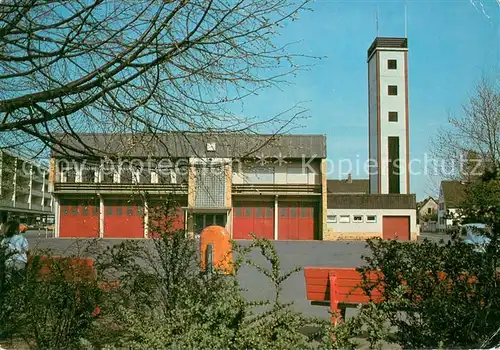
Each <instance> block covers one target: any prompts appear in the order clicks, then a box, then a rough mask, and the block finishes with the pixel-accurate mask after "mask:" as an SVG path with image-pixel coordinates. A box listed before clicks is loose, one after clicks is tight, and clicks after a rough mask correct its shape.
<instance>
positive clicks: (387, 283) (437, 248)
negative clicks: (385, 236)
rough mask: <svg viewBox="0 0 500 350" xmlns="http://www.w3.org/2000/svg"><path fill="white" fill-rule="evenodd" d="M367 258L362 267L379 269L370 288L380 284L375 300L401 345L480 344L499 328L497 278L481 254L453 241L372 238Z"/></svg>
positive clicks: (452, 345) (499, 297)
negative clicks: (379, 299)
mask: <svg viewBox="0 0 500 350" xmlns="http://www.w3.org/2000/svg"><path fill="white" fill-rule="evenodd" d="M368 246H369V248H370V249H371V253H372V254H371V256H366V257H364V259H365V262H366V264H365V265H364V266H363V267H362V268H361V269H360V270H362V271H364V270H380V271H381V275H380V276H381V277H380V279H379V280H378V281H376V282H375V283H372V282H368V281H365V283H364V286H363V287H364V288H365V289H366V290H367V291H368V290H370V289H371V288H373V287H374V285H375V284H379V285H382V286H383V297H384V300H383V301H382V302H381V303H379V304H377V308H378V309H379V310H380V312H381V313H382V314H384V315H386V317H387V320H388V322H389V324H390V325H391V326H393V327H395V328H396V332H395V337H396V338H395V341H396V342H397V343H399V344H400V345H402V346H403V347H410V348H428V347H439V346H445V347H464V346H465V347H473V348H474V347H476V348H477V347H479V346H481V345H482V344H483V343H484V342H485V341H486V340H487V339H488V338H489V337H490V336H491V335H492V334H493V333H494V332H495V331H496V330H497V328H498V326H499V323H498V320H499V319H500V289H499V288H498V282H500V280H499V279H498V278H497V277H496V276H495V275H494V274H493V275H492V274H491V270H490V269H489V266H488V264H487V258H486V256H485V255H484V254H481V253H477V252H474V251H473V249H472V247H471V246H469V245H467V244H465V243H463V242H461V241H459V240H452V241H450V242H449V243H447V244H438V243H435V242H431V241H428V240H424V242H422V244H414V243H403V242H398V241H382V240H380V239H376V240H370V241H369V242H368Z"/></svg>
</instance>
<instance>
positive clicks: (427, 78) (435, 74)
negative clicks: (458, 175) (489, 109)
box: [244, 0, 500, 199]
mask: <svg viewBox="0 0 500 350" xmlns="http://www.w3.org/2000/svg"><path fill="white" fill-rule="evenodd" d="M405 3H406V5H407V28H408V32H407V34H408V46H409V54H408V55H409V56H408V67H409V90H410V91H409V104H410V156H411V158H420V159H422V160H423V159H424V154H425V153H428V152H429V151H430V143H429V140H430V138H431V137H432V136H433V135H434V134H435V132H436V129H437V128H439V127H441V126H444V125H446V124H447V120H448V116H449V115H450V113H454V114H459V113H460V112H461V105H462V104H463V103H466V102H467V99H468V97H469V96H470V94H471V92H472V91H473V86H474V84H476V83H477V82H478V81H479V80H480V79H481V77H482V76H492V75H493V74H495V72H496V74H498V72H500V70H499V68H500V4H499V3H498V2H497V0H483V1H479V0H448V1H444V0H441V1H439V0H429V1H421V0H413V1H412V0H407V1H396V0H393V1H356V0H349V1H335V0H317V1H316V2H315V3H313V4H312V5H311V7H312V8H313V10H314V11H312V12H304V13H302V14H301V15H300V20H299V21H296V22H292V23H290V24H289V25H287V27H286V28H285V29H283V30H282V31H281V36H280V39H279V40H280V41H282V42H291V41H298V40H300V43H299V44H297V45H296V46H294V50H295V51H299V52H301V53H304V54H308V55H313V56H325V58H324V59H322V60H321V61H319V62H317V63H316V64H315V66H314V67H312V68H311V69H310V70H309V71H305V72H301V73H300V74H299V75H298V76H297V77H296V78H295V79H293V80H292V83H293V85H291V86H285V87H283V88H282V91H279V90H277V89H276V90H266V92H265V93H262V94H261V95H259V96H255V97H252V98H251V99H249V100H246V101H245V107H244V113H245V114H247V115H261V116H269V115H273V114H276V113H279V112H281V111H283V110H286V109H288V108H289V107H291V106H293V105H294V104H296V103H298V102H303V101H305V102H304V103H303V104H302V105H303V106H305V107H307V108H308V113H307V114H308V115H309V116H310V117H309V118H308V119H307V120H304V121H302V122H301V124H302V127H301V128H299V129H296V130H294V132H296V133H307V134H309V133H320V134H326V135H327V154H328V159H329V161H330V162H331V164H334V165H335V168H334V169H333V172H332V173H331V174H330V175H329V177H330V178H339V177H340V176H342V174H340V172H339V169H338V167H337V165H338V162H339V160H340V159H351V161H352V162H354V163H355V162H356V161H357V160H358V161H359V162H360V164H361V169H360V170H361V172H359V173H357V172H356V171H353V177H354V178H367V176H366V175H365V174H364V173H363V171H364V170H363V166H362V165H363V162H364V161H365V160H366V159H367V158H368V96H367V90H368V87H367V63H366V51H367V49H368V47H369V46H370V44H371V43H372V41H373V39H374V38H375V37H376V36H377V30H376V13H377V8H378V17H379V31H378V34H379V36H397V37H403V36H404V32H405V31H404V28H405V25H404V13H405V10H404V8H405ZM345 169H346V171H347V168H345ZM422 169H423V166H422V167H421V168H420V170H422ZM418 170H419V167H417V166H415V168H414V171H418ZM344 175H345V174H344ZM438 182H439V178H437V177H435V176H429V175H426V174H420V175H412V178H411V191H412V193H416V194H417V199H422V198H423V197H425V196H427V195H429V194H435V193H436V189H437V184H438Z"/></svg>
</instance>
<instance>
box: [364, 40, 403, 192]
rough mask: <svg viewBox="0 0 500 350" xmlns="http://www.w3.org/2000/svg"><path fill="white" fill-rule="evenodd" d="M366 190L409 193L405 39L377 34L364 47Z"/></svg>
mask: <svg viewBox="0 0 500 350" xmlns="http://www.w3.org/2000/svg"><path fill="white" fill-rule="evenodd" d="M368 115H369V116H368V122H369V133H370V134H369V156H370V175H369V179H370V193H373V194H386V193H404V194H407V193H410V172H409V153H410V152H409V120H408V40H407V39H406V38H381V37H377V38H376V39H375V40H374V41H373V43H372V45H371V46H370V48H369V49H368Z"/></svg>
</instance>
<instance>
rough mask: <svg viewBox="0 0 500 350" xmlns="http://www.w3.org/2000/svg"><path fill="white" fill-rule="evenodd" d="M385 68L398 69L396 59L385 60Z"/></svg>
mask: <svg viewBox="0 0 500 350" xmlns="http://www.w3.org/2000/svg"><path fill="white" fill-rule="evenodd" d="M387 69H398V61H396V60H387Z"/></svg>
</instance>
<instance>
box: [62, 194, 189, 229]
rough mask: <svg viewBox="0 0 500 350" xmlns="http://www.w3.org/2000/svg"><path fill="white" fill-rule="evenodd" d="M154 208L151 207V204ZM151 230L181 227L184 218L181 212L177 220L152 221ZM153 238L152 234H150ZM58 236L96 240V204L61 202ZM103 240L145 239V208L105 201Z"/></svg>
mask: <svg viewBox="0 0 500 350" xmlns="http://www.w3.org/2000/svg"><path fill="white" fill-rule="evenodd" d="M152 207H154V205H152ZM152 220H153V221H152V224H151V226H150V227H151V228H153V229H152V231H156V230H155V229H154V228H157V227H165V225H166V223H167V222H168V223H169V224H171V226H169V227H173V228H174V229H181V228H183V227H184V217H183V216H182V215H181V213H180V212H178V213H177V215H176V217H173V218H166V217H161V218H160V217H158V218H152ZM151 233H152V234H153V235H154V233H155V232H151ZM59 237H80V238H94V237H99V203H98V202H97V203H95V202H91V203H82V202H81V201H68V200H64V201H61V203H60V223H59ZM104 237H105V238H144V209H143V206H142V205H141V204H140V203H130V202H105V206H104Z"/></svg>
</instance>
